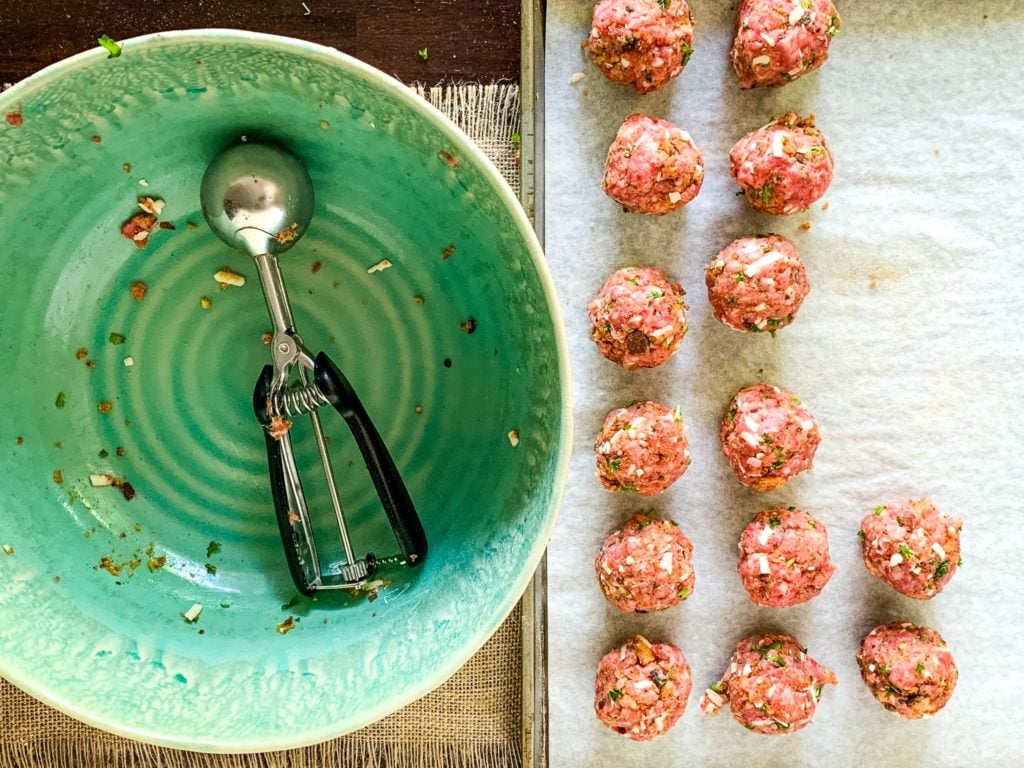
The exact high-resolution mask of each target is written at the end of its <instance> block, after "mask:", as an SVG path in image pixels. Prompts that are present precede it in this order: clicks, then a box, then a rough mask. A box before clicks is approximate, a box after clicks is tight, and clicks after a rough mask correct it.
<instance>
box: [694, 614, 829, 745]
mask: <svg viewBox="0 0 1024 768" xmlns="http://www.w3.org/2000/svg"><path fill="white" fill-rule="evenodd" d="M836 682H837V680H836V675H835V673H834V672H833V671H832V670H830V669H826V668H825V667H823V666H821V665H820V664H819V663H818V662H816V661H815V660H814V659H812V658H811V657H810V656H808V655H807V649H806V648H803V647H802V646H801V645H800V643H798V642H797V641H796V639H795V638H792V637H790V636H789V635H772V634H762V635H751V636H750V637H747V638H744V639H743V640H741V641H740V643H739V645H737V646H736V650H735V651H734V652H733V655H732V662H731V663H730V664H729V668H728V669H727V670H726V671H725V674H724V675H723V676H722V679H721V680H719V681H718V682H717V683H714V684H713V685H712V686H711V687H710V688H708V689H707V690H706V691H705V692H704V693H703V694H702V695H701V697H700V708H701V709H702V710H703V711H704V712H706V713H708V714H711V715H713V714H715V713H717V712H718V710H719V709H721V708H722V707H723V706H724V705H725V704H726V702H728V703H729V707H730V709H732V716H733V717H734V718H736V721H737V722H738V723H739V724H740V725H742V726H743V727H744V728H749V729H750V730H752V731H755V732H757V733H763V734H766V735H768V736H772V735H775V734H780V733H794V732H795V731H799V730H800V729H801V728H803V727H805V726H807V725H808V724H810V722H811V718H813V717H814V709H815V707H816V706H817V704H818V699H820V698H821V689H822V687H823V686H825V685H826V684H832V685H835V684H836Z"/></svg>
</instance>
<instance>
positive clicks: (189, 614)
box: [181, 603, 203, 624]
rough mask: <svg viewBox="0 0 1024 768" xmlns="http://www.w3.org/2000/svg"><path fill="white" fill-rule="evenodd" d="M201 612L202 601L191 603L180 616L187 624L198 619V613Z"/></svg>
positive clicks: (193, 622)
mask: <svg viewBox="0 0 1024 768" xmlns="http://www.w3.org/2000/svg"><path fill="white" fill-rule="evenodd" d="M202 612H203V604H202V603H192V607H191V608H189V609H188V610H187V611H185V612H184V613H182V614H181V618H183V619H184V620H185V621H187V622H188V623H189V624H195V623H196V621H197V620H198V619H199V614H201V613H202Z"/></svg>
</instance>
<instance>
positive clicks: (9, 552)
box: [4, 544, 14, 555]
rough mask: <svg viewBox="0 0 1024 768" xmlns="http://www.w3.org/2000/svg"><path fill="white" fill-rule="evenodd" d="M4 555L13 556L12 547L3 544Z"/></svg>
mask: <svg viewBox="0 0 1024 768" xmlns="http://www.w3.org/2000/svg"><path fill="white" fill-rule="evenodd" d="M4 554H5V555H13V554H14V547H12V546H11V545H10V544H4Z"/></svg>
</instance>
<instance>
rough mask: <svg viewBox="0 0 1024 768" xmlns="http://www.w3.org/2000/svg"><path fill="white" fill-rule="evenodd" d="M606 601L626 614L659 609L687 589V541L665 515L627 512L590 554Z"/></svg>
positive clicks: (675, 601) (683, 596)
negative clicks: (622, 519) (631, 514)
mask: <svg viewBox="0 0 1024 768" xmlns="http://www.w3.org/2000/svg"><path fill="white" fill-rule="evenodd" d="M594 568H595V569H596V571H597V581H598V583H599V584H600V585H601V591H602V592H603V593H604V596H605V597H607V598H608V601H609V602H610V603H611V604H612V605H614V606H615V607H616V608H618V609H620V610H622V611H626V612H628V613H646V612H647V611H660V610H662V609H664V608H671V607H672V606H673V605H678V604H679V603H681V602H682V601H683V600H685V599H686V598H687V597H689V596H690V593H691V592H693V582H694V576H693V544H691V543H690V540H689V539H688V538H686V536H684V535H683V532H682V531H680V530H679V526H677V525H676V524H675V523H674V522H672V521H671V520H661V519H659V518H658V517H656V516H655V515H653V514H647V513H639V514H636V515H633V517H631V518H630V519H629V520H628V521H627V522H626V524H625V525H623V526H622V527H621V528H619V529H618V530H617V531H615V532H614V533H612V534H611V535H610V536H609V537H608V538H607V539H605V542H604V545H603V546H602V547H601V551H600V552H598V553H597V556H596V557H595V558H594Z"/></svg>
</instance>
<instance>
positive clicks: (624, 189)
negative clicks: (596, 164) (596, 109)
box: [604, 115, 704, 214]
mask: <svg viewBox="0 0 1024 768" xmlns="http://www.w3.org/2000/svg"><path fill="white" fill-rule="evenodd" d="M703 182H704V156H703V155H702V154H701V152H700V150H699V149H697V145H696V144H694V143H693V139H691V138H690V134H688V133H687V132H686V131H683V130H681V129H680V128H678V127H677V126H675V125H673V124H672V123H670V122H668V121H667V120H659V119H658V118H656V117H647V116H645V115H630V116H629V117H628V118H626V122H624V123H623V124H622V126H621V127H620V128H619V132H618V133H617V134H615V141H613V142H612V145H611V147H609V148H608V158H607V159H606V160H605V164H604V191H605V194H607V195H608V197H610V198H611V199H612V200H615V201H616V202H618V203H621V204H622V207H623V208H624V209H625V210H626V211H627V212H630V213H651V214H662V213H668V212H669V211H674V210H675V209H676V208H681V207H683V206H684V205H686V204H687V203H688V202H690V201H691V200H693V198H695V197H696V196H697V193H698V192H699V191H700V185H701V184H702V183H703Z"/></svg>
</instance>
